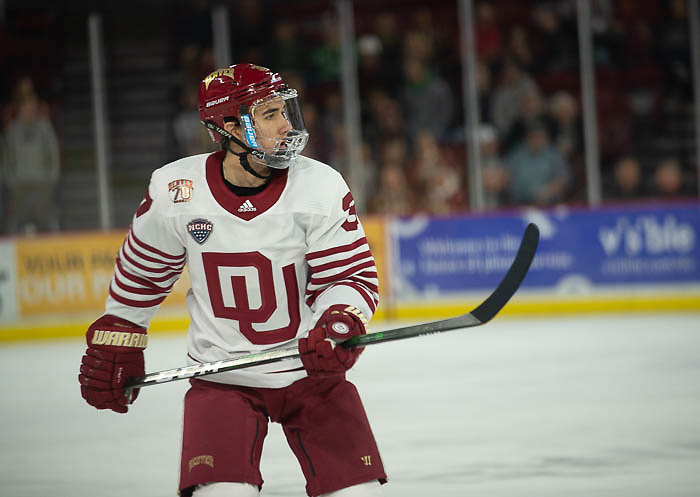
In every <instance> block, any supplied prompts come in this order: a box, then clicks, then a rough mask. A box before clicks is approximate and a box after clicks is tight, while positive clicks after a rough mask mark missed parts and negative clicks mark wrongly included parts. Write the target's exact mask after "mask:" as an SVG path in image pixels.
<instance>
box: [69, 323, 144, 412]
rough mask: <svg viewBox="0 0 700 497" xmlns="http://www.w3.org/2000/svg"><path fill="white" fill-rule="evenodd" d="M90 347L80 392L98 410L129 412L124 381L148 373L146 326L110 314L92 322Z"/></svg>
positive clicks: (85, 361) (88, 335)
mask: <svg viewBox="0 0 700 497" xmlns="http://www.w3.org/2000/svg"><path fill="white" fill-rule="evenodd" d="M85 338H86V340H87V344H88V348H87V350H86V351H85V355H84V356H83V360H82V362H81V364H80V374H79V375H78V381H79V382H80V393H81V394H82V396H83V398H84V399H85V400H86V401H87V403H88V404H90V405H91V406H93V407H95V408H97V409H111V410H113V411H115V412H120V413H125V412H126V411H127V410H128V407H127V404H128V403H129V402H130V401H134V400H136V397H137V396H138V394H139V391H138V389H134V391H133V394H132V396H131V399H127V398H126V396H125V395H124V383H125V382H126V380H127V378H130V377H132V376H143V375H144V374H145V369H144V361H143V349H145V348H146V343H147V341H148V338H147V335H146V328H143V327H141V326H137V325H135V324H134V323H131V322H129V321H126V320H124V319H121V318H118V317H116V316H111V315H109V314H107V315H104V316H102V317H101V318H100V319H98V320H97V321H95V322H94V323H92V324H91V325H90V327H89V328H88V330H87V334H86V335H85Z"/></svg>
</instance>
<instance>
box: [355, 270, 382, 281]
mask: <svg viewBox="0 0 700 497" xmlns="http://www.w3.org/2000/svg"><path fill="white" fill-rule="evenodd" d="M357 276H362V277H364V278H374V279H375V280H376V279H377V278H378V276H377V272H376V271H362V272H361V273H357Z"/></svg>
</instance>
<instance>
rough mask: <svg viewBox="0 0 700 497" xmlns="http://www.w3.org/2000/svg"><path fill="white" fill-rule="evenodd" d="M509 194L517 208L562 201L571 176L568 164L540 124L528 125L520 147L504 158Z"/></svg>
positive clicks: (545, 127) (542, 123)
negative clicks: (506, 167)
mask: <svg viewBox="0 0 700 497" xmlns="http://www.w3.org/2000/svg"><path fill="white" fill-rule="evenodd" d="M507 164H508V173H509V176H510V183H509V190H510V195H511V199H512V201H513V202H514V203H515V204H517V205H532V204H537V205H551V204H554V203H557V202H561V201H562V200H564V196H565V193H566V189H567V187H568V184H569V178H570V176H571V173H570V170H569V169H570V167H569V164H567V163H566V161H565V160H564V157H562V155H561V154H560V153H559V150H558V149H557V148H556V147H554V146H552V144H551V143H550V140H549V131H548V128H547V125H546V124H545V123H544V122H534V123H531V124H530V127H529V128H528V130H527V134H526V135H525V141H524V143H522V144H520V145H519V146H517V147H516V148H515V149H514V150H513V152H512V153H511V154H510V155H508V158H507Z"/></svg>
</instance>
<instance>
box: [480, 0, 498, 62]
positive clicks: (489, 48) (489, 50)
mask: <svg viewBox="0 0 700 497" xmlns="http://www.w3.org/2000/svg"><path fill="white" fill-rule="evenodd" d="M475 10H476V23H475V24H476V26H475V31H476V36H475V38H476V54H477V57H478V59H479V60H480V61H481V62H484V63H486V64H490V63H492V62H494V61H495V60H496V59H497V58H498V57H500V56H501V53H502V50H503V35H502V33H501V27H500V25H499V23H498V20H497V18H496V9H495V8H494V6H493V3H491V2H486V1H484V2H479V3H477V4H476V9H475Z"/></svg>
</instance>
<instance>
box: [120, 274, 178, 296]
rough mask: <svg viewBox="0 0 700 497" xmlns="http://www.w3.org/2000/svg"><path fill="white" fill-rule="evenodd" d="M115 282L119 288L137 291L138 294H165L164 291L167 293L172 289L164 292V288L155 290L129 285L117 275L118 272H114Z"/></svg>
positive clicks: (126, 290) (132, 291) (131, 291)
mask: <svg viewBox="0 0 700 497" xmlns="http://www.w3.org/2000/svg"><path fill="white" fill-rule="evenodd" d="M114 283H116V285H117V286H118V287H119V288H121V289H122V290H124V291H125V292H129V293H136V294H138V295H163V293H165V294H166V295H167V294H168V293H169V290H170V289H168V291H165V292H164V291H162V290H160V291H159V290H154V289H152V288H139V287H135V286H131V285H127V284H126V283H124V282H123V281H121V280H120V279H119V276H118V275H117V273H114ZM171 288H172V287H171Z"/></svg>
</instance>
